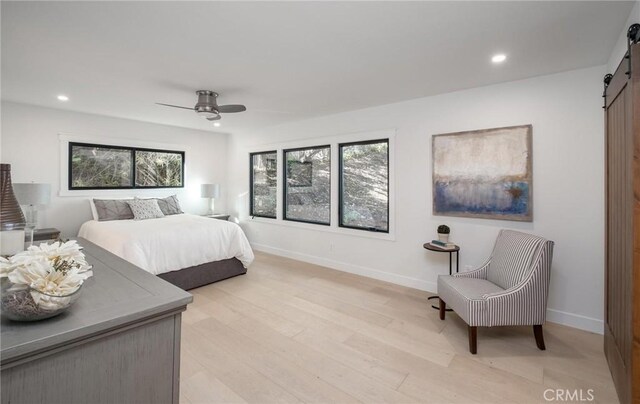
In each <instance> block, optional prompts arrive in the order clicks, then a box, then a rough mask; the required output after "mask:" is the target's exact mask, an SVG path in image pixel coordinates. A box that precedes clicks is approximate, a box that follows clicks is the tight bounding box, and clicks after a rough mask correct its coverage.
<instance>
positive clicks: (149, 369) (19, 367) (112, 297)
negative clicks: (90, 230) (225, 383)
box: [0, 239, 193, 404]
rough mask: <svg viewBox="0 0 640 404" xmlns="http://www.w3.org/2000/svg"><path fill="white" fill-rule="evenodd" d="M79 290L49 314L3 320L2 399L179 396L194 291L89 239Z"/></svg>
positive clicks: (158, 399) (159, 399) (174, 399)
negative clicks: (184, 332)
mask: <svg viewBox="0 0 640 404" xmlns="http://www.w3.org/2000/svg"><path fill="white" fill-rule="evenodd" d="M78 241H79V243H80V244H81V245H82V246H83V247H84V248H85V249H84V252H85V253H86V254H87V260H88V261H89V263H91V264H92V265H93V273H94V275H93V277H91V278H89V279H88V280H87V281H86V282H85V284H84V286H83V291H82V296H80V298H79V299H78V301H77V302H76V303H75V305H74V306H72V307H71V308H70V309H69V311H68V312H66V313H63V314H61V315H60V316H58V317H54V318H51V319H48V320H43V321H40V322H34V323H18V322H12V321H9V320H6V319H2V323H1V336H0V345H1V347H2V350H1V355H0V370H1V374H0V378H1V379H2V380H1V385H2V390H1V401H2V403H29V404H32V403H51V404H53V403H65V404H67V403H68V404H70V403H83V404H84V403H154V404H156V403H178V394H179V383H180V325H181V313H182V312H183V311H184V310H185V309H186V307H187V304H189V303H190V302H191V301H192V300H193V298H192V296H191V295H190V294H189V293H187V292H185V291H183V290H182V289H179V288H177V287H175V286H173V285H171V284H169V283H167V282H165V281H163V280H161V279H160V278H157V277H156V276H154V275H152V274H150V273H148V272H145V271H144V270H142V269H140V268H138V267H136V266H134V265H131V264H130V263H128V262H126V261H124V260H123V259H121V258H118V257H116V256H115V255H113V254H111V253H109V252H108V251H106V250H104V249H102V248H100V247H98V246H96V245H95V244H92V243H90V242H88V241H87V240H84V239H79V240H78Z"/></svg>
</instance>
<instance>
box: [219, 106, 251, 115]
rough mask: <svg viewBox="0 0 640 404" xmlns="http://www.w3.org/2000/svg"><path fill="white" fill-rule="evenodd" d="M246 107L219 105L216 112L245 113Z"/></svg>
mask: <svg viewBox="0 0 640 404" xmlns="http://www.w3.org/2000/svg"><path fill="white" fill-rule="evenodd" d="M246 110H247V107H245V106H244V105H237V104H229V105H220V106H218V112H221V113H225V114H228V113H230V112H243V111H246Z"/></svg>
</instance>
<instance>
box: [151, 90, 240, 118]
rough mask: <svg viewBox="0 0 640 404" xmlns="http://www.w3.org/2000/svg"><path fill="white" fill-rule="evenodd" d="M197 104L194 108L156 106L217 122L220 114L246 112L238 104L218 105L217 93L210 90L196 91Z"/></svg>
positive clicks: (167, 105) (168, 105)
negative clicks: (195, 114)
mask: <svg viewBox="0 0 640 404" xmlns="http://www.w3.org/2000/svg"><path fill="white" fill-rule="evenodd" d="M196 94H198V102H197V103H196V105H195V106H194V107H181V106H179V105H171V104H163V103H160V102H156V104H158V105H164V106H165V107H172V108H182V109H190V110H192V111H195V112H196V113H197V114H198V115H201V116H204V117H205V118H207V120H209V121H217V120H218V119H220V118H221V116H220V114H228V113H232V112H243V111H246V110H247V107H245V106H244V105H239V104H230V105H218V103H217V101H216V99H217V98H218V93H216V92H214V91H210V90H198V91H196Z"/></svg>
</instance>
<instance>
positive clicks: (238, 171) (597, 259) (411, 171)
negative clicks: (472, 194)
mask: <svg viewBox="0 0 640 404" xmlns="http://www.w3.org/2000/svg"><path fill="white" fill-rule="evenodd" d="M604 73H605V67H604V66H601V67H595V68H589V69H583V70H577V71H571V72H566V73H561V74H556V75H551V76H544V77H538V78H532V79H528V80H523V81H518V82H511V83H506V84H500V85H494V86H490V87H483V88H476V89H472V90H466V91H461V92H455V93H449V94H444V95H439V96H434V97H428V98H422V99H417V100H412V101H407V102H401V103H396V104H391V105H385V106H380V107H375V108H368V109H364V110H359V111H354V112H349V113H342V114H337V115H332V116H326V117H322V118H317V119H312V120H307V121H302V122H296V123H291V124H286V125H281V126H278V127H272V128H268V129H265V130H261V131H256V132H253V133H242V134H234V135H233V136H232V137H231V138H230V144H229V178H228V184H229V186H230V189H229V200H228V206H229V207H230V210H231V212H230V213H232V214H233V215H235V216H236V217H237V218H239V219H240V222H241V225H242V226H243V228H244V229H245V231H246V233H247V235H248V237H249V240H250V241H251V242H252V244H253V245H254V246H255V248H256V249H259V250H264V251H268V252H272V253H276V254H281V255H285V256H290V257H294V258H297V259H302V260H306V261H309V262H315V263H318V264H322V265H326V266H329V267H333V268H336V269H341V270H345V271H349V272H354V273H360V274H363V275H367V276H371V277H375V278H378V279H383V280H387V281H390V282H395V283H398V284H403V285H407V286H412V287H416V288H420V289H424V290H429V291H435V290H436V286H435V285H436V279H437V276H438V275H439V274H445V273H447V268H448V261H447V257H446V254H437V253H432V252H429V251H425V250H424V249H423V248H422V244H423V243H424V242H426V241H429V240H431V239H432V238H435V236H436V226H437V225H438V224H441V223H446V224H448V225H449V226H450V227H451V237H452V240H454V241H455V242H457V243H458V244H460V245H461V246H462V251H461V257H460V258H461V268H462V269H465V268H468V267H474V266H476V265H479V264H480V263H482V262H483V261H484V260H485V259H486V258H487V257H488V255H489V253H490V252H491V248H492V245H493V242H494V240H495V237H496V235H497V233H498V231H499V229H501V228H511V229H519V230H523V231H526V232H531V233H535V234H539V235H542V236H545V237H548V238H549V239H551V240H554V241H555V242H556V246H555V252H554V261H553V271H552V272H553V273H552V280H551V291H550V297H549V304H548V307H549V316H548V319H549V320H551V321H555V322H560V323H564V324H568V325H572V326H575V327H579V328H583V329H587V330H592V331H595V332H602V319H603V267H604V253H603V234H604V170H603V167H604V157H603V150H604V148H603V145H604V142H603V114H602V109H601V102H602V99H601V98H600V96H601V93H602V77H603V75H604ZM523 124H532V125H533V170H534V174H533V178H534V191H533V197H534V221H533V223H521V222H512V221H492V220H484V219H468V218H454V217H434V216H432V214H431V210H432V206H431V200H432V195H431V157H430V156H431V149H430V148H431V136H432V135H434V134H438V133H446V132H457V131H465V130H473V129H482V128H492V127H501V126H511V125H523ZM388 128H395V131H396V136H395V150H392V153H395V160H396V164H395V168H396V175H395V197H396V209H395V212H392V216H391V217H392V218H393V214H394V213H395V221H396V223H395V234H394V237H391V239H388V240H385V239H376V238H368V237H360V236H353V235H346V234H340V233H336V232H332V231H327V229H326V228H322V227H320V226H313V225H303V226H287V225H285V224H284V223H282V222H281V221H271V222H269V221H268V220H267V219H262V220H258V219H253V220H252V219H250V218H249V217H248V216H247V214H248V181H249V173H248V171H249V169H248V166H249V161H248V158H249V156H248V153H249V152H250V151H256V150H264V149H265V145H266V144H273V143H277V142H280V144H287V142H288V141H290V140H291V141H294V140H295V141H296V143H295V144H300V142H299V140H300V139H304V138H309V141H308V144H309V145H314V144H322V143H323V139H322V138H323V137H326V136H335V135H340V134H349V133H355V132H363V131H376V130H382V129H388ZM279 164H281V162H280V163H279ZM279 208H280V209H281V205H280V206H279Z"/></svg>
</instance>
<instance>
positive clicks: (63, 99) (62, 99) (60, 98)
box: [58, 94, 69, 101]
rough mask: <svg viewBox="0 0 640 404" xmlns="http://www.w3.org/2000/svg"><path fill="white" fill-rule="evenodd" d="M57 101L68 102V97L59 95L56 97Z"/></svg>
mask: <svg viewBox="0 0 640 404" xmlns="http://www.w3.org/2000/svg"><path fill="white" fill-rule="evenodd" d="M58 101H69V97H67V96H66V95H64V94H60V95H59V96H58Z"/></svg>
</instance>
